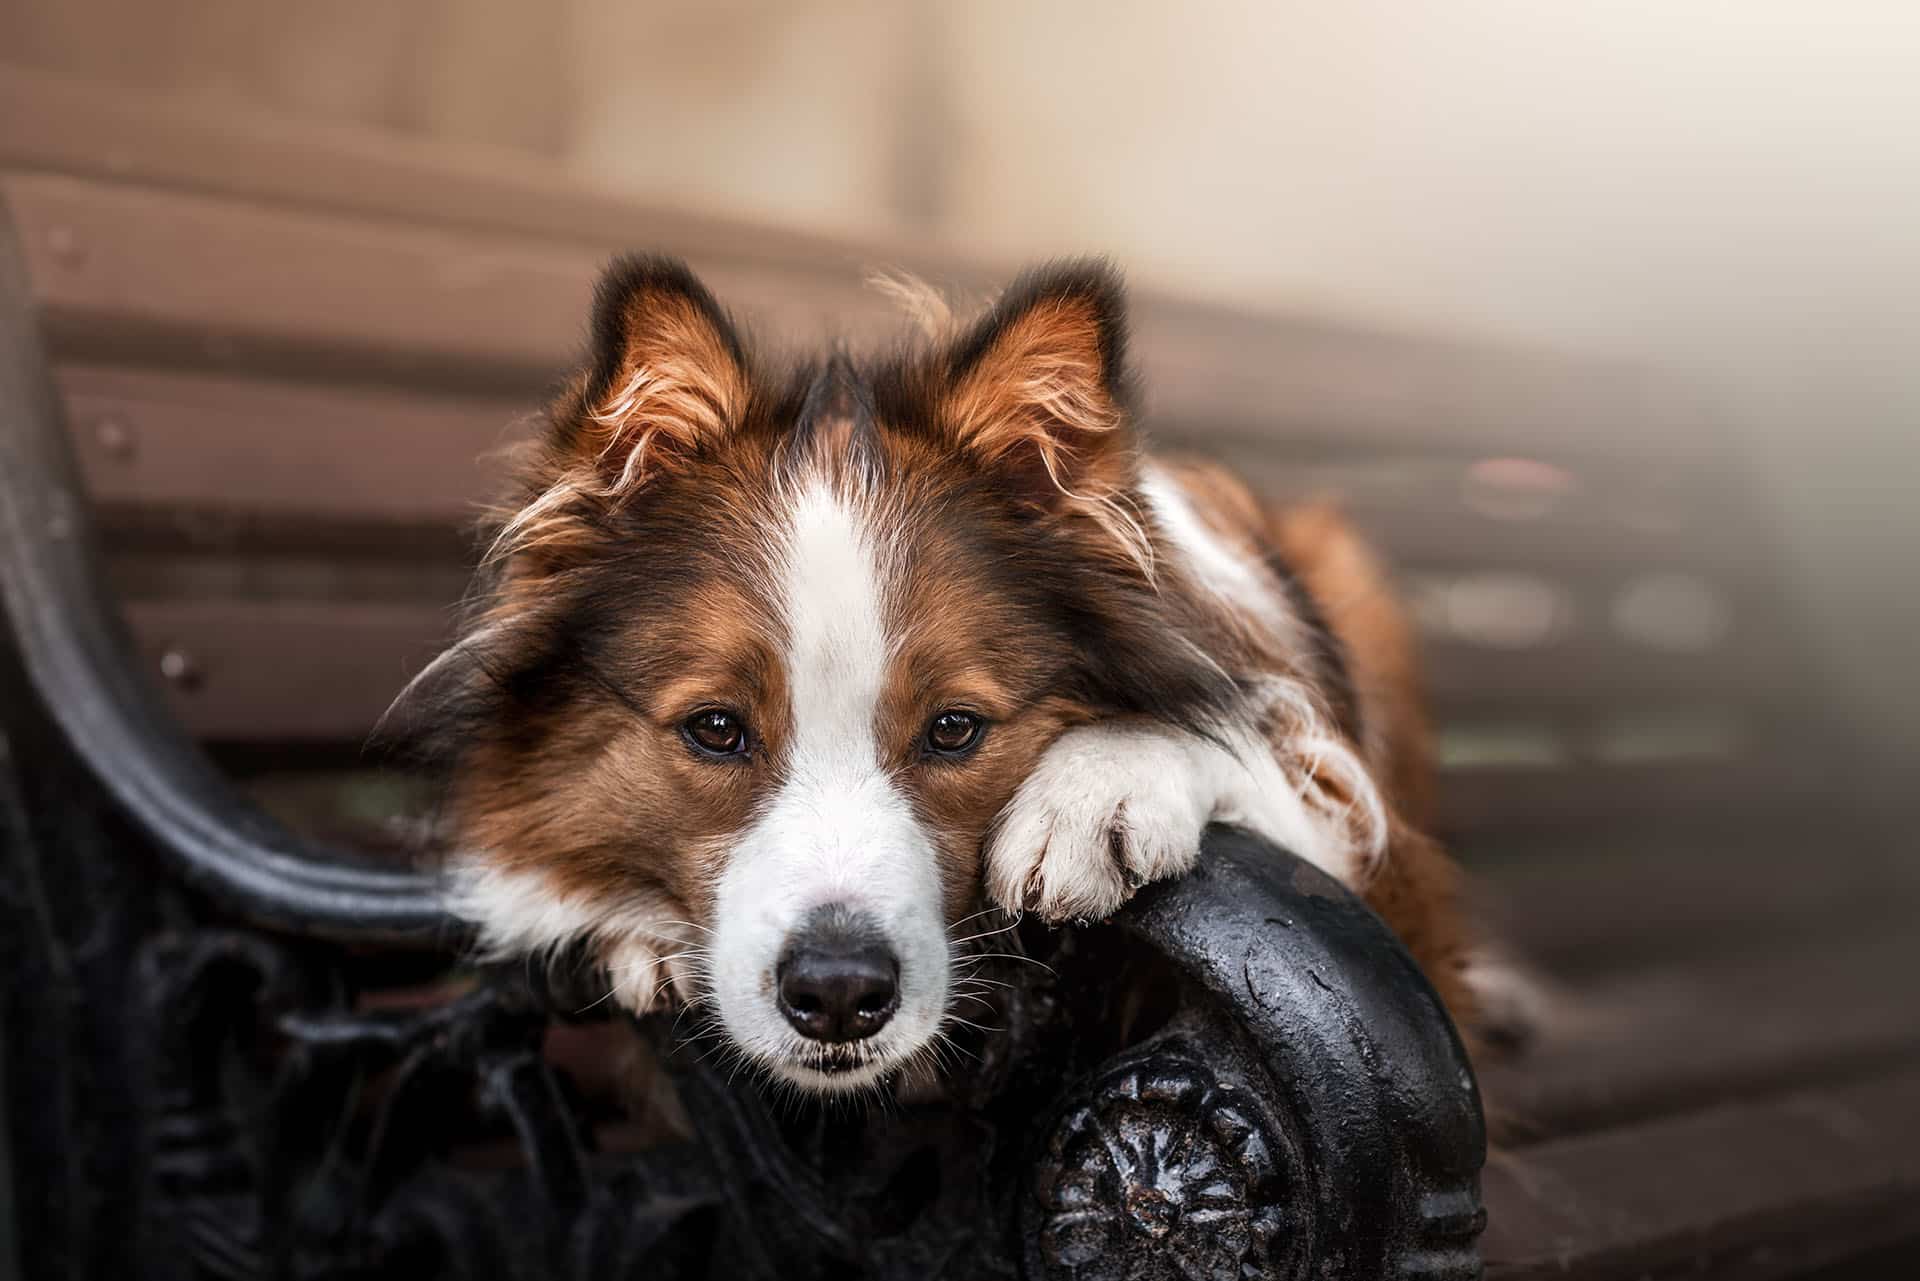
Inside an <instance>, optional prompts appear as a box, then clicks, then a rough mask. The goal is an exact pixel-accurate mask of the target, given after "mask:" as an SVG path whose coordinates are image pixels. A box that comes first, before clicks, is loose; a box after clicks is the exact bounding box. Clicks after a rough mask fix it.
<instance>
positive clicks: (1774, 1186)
mask: <svg viewBox="0 0 1920 1281" xmlns="http://www.w3.org/2000/svg"><path fill="white" fill-rule="evenodd" d="M1481 1185H1482V1189H1483V1195H1484V1198H1485V1202H1486V1206H1487V1230H1486V1234H1485V1236H1484V1237H1483V1238H1482V1249H1483V1253H1484V1256H1485V1259H1486V1264H1487V1278H1488V1281H1532V1279H1533V1278H1542V1279H1544V1278H1549V1277H1550V1278H1554V1279H1555V1281H1639V1279H1640V1278H1647V1277H1653V1278H1668V1277H1681V1276H1712V1277H1715V1278H1721V1279H1723V1281H1776V1279H1778V1278H1788V1277H1795V1276H1800V1275H1802V1274H1803V1273H1804V1272H1806V1271H1807V1270H1808V1269H1811V1268H1814V1267H1817V1266H1820V1265H1822V1264H1825V1263H1829V1262H1835V1261H1838V1260H1842V1259H1847V1258H1852V1257H1854V1256H1856V1255H1862V1254H1866V1253H1868V1252H1870V1251H1873V1250H1876V1249H1878V1248H1880V1247H1883V1246H1886V1245H1888V1244H1891V1243H1894V1242H1900V1241H1906V1240H1908V1239H1910V1238H1914V1237H1920V1071H1915V1070H1912V1069H1909V1070H1906V1071H1902V1072H1896V1073H1891V1074H1888V1075H1886V1076H1883V1077H1879V1078H1876V1079H1870V1080H1864V1081H1859V1082H1856V1083H1852V1084H1848V1085H1841V1086H1835V1087H1831V1088H1826V1089H1809V1090H1805V1091H1799V1092H1795V1093H1791V1094H1785V1095H1781V1096H1779V1097H1775V1098H1769V1099H1763V1100H1758V1101H1754V1102H1750V1103H1743V1104H1738V1105H1730V1106H1725V1107H1717V1108H1709V1109H1707V1110H1704V1111H1701V1112H1697V1113H1693V1114H1691V1115H1688V1116H1682V1117H1672V1118H1667V1119H1663V1120H1660V1121H1655V1122H1649V1123H1646V1124H1641V1125H1634V1126H1623V1127H1621V1128H1619V1129H1615V1130H1608V1131H1604V1132H1601V1133H1597V1134H1590V1135H1581V1136H1578V1137H1574V1138H1569V1139H1564V1140H1561V1141H1558V1142H1555V1143H1551V1144H1545V1145H1541V1146H1538V1147H1532V1148H1527V1149H1524V1150H1522V1151H1518V1152H1510V1153H1503V1152H1495V1153H1494V1155H1493V1156H1492V1157H1491V1158H1490V1160H1489V1162H1488V1165H1487V1169H1486V1171H1485V1173H1484V1174H1483V1175H1482V1176H1481Z"/></svg>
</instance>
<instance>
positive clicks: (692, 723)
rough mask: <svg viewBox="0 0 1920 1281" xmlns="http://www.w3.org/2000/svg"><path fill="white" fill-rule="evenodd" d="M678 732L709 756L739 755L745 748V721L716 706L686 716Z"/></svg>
mask: <svg viewBox="0 0 1920 1281" xmlns="http://www.w3.org/2000/svg"><path fill="white" fill-rule="evenodd" d="M680 732H681V733H682V734H685V735H686V736H687V741H688V742H689V743H692V744H693V745H694V746H695V747H697V748H699V749H700V750H701V751H703V752H705V753H706V754H707V755H709V756H740V755H743V754H744V753H745V752H746V750H747V726H746V722H744V721H742V720H741V719H740V718H739V717H738V716H735V715H734V714H733V713H732V712H725V711H721V710H720V709H719V708H717V707H710V708H708V709H707V710H706V711H704V712H695V713H694V714H693V715H691V716H689V717H687V719H686V722H685V723H684V724H683V725H681V726H680Z"/></svg>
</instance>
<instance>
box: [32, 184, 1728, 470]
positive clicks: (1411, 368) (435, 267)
mask: <svg viewBox="0 0 1920 1281" xmlns="http://www.w3.org/2000/svg"><path fill="white" fill-rule="evenodd" d="M4 191H5V195H6V198H7V200H8V203H9V205H10V206H11V210H12V213H13V216H14V219H15V221H16V223H17V225H18V227H19V229H20V233H21V238H22V241H23V243H24V245H25V248H26V255H27V260H28V268H29V274H30V277H31V279H32V281H33V284H34V288H35V292H36V294H37V296H38V297H39V298H40V299H41V301H42V305H43V308H44V311H45V314H46V318H47V326H48V330H49V332H50V333H51V334H52V336H53V337H54V339H55V341H56V343H57V344H58V345H59V346H60V347H61V348H62V349H63V350H64V351H67V352H69V353H74V354H80V355H93V356H96V357H97V356H98V355H100V354H102V353H106V352H115V351H120V350H123V349H124V348H126V347H127V346H128V345H129V344H131V345H132V346H133V347H134V348H135V349H136V350H138V349H139V346H140V344H141V343H142V342H145V343H149V344H153V343H158V344H161V345H160V346H159V347H156V348H155V349H154V350H155V351H156V352H164V353H165V354H166V355H167V357H168V358H169V359H182V360H185V359H191V360H193V361H195V362H199V363H206V364H212V365H214V366H216V367H223V368H234V367H244V366H245V364H247V363H248V362H253V363H258V362H261V361H265V360H268V359H269V358H271V359H273V360H276V361H278V360H284V359H287V352H288V351H289V350H290V349H300V350H304V351H305V352H306V353H307V356H308V357H309V358H310V359H312V360H315V361H320V362H322V363H323V364H325V365H327V366H328V367H329V368H337V367H338V365H339V363H340V362H341V361H343V360H346V361H351V360H355V359H357V360H361V361H364V362H368V363H370V364H372V365H374V366H377V367H378V368H379V370H380V372H381V374H382V376H384V377H402V376H406V375H407V373H408V371H409V370H412V371H414V372H415V373H416V374H418V373H420V371H422V370H430V371H432V372H433V375H434V376H435V377H436V378H441V379H444V378H445V377H447V376H448V371H449V370H465V371H467V376H470V377H485V378H487V379H490V380H492V381H493V382H494V384H495V385H498V384H499V383H500V382H501V381H502V380H512V381H515V382H517V383H519V384H524V385H528V386H532V385H535V384H537V383H538V382H539V381H541V380H542V379H544V378H546V377H548V376H550V375H551V374H552V373H553V372H555V371H556V370H558V369H559V368H560V367H562V366H563V365H564V364H566V363H567V362H568V361H569V360H570V359H571V358H572V356H573V354H574V351H575V345H576V343H577V341H578V337H579V334H580V333H581V321H582V316H583V314H584V308H585V302H586V298H587V295H588V290H589V287H590V284H591V281H592V278H593V275H594V272H595V270H596V269H597V267H598V266H599V264H600V262H601V261H603V259H604V258H605V256H606V254H607V253H608V252H609V251H610V250H613V249H617V248H624V247H628V246H630V245H631V244H632V243H633V239H632V238H633V237H638V238H640V239H642V240H646V239H647V236H646V233H645V222H644V220H643V219H642V220H637V221H636V222H635V224H634V226H633V228H632V231H631V232H630V233H629V236H627V237H622V238H621V239H618V240H609V241H605V242H601V243H599V244H593V243H582V242H579V241H576V240H554V239H538V238H531V237H527V236H524V235H520V236H515V235H508V234H501V233H493V232H482V231H474V230H468V229H461V228H451V229H450V228H447V227H445V226H438V225H430V226H422V225H406V224H401V223H395V222H386V221H375V220H372V219H366V218H356V217H350V216H346V215H342V214H339V213H333V212H324V213H323V212H317V211H314V210H311V209H289V208H280V207H268V206H263V205H256V204H251V203H240V202H235V201H232V200H217V199H211V198H208V197H204V196H192V195H183V194H179V193H177V192H172V191H164V190H158V189H153V188H132V187H126V186H122V185H109V184H103V183H97V182H89V181H84V180H80V179H75V178H71V177H67V176H62V175H45V174H29V175H19V174H16V175H13V176H9V177H7V178H6V179H5V180H4ZM554 198H555V199H556V200H561V199H564V192H561V193H556V195H555V197H554ZM650 243H652V244H653V245H654V247H658V245H657V242H650ZM669 247H670V246H669ZM863 260H864V261H869V262H870V261H872V258H871V256H869V255H864V254H847V255H838V256H831V257H829V258H825V259H822V258H806V259H792V260H788V261H770V260H769V259H768V258H767V257H766V255H764V254H763V253H760V252H758V251H747V252H743V253H741V254H739V255H735V256H722V255H706V254H696V255H694V263H695V265H696V266H697V267H698V268H699V269H700V270H701V271H702V272H703V274H704V275H705V276H706V277H707V279H708V283H709V284H711V285H712V286H713V287H714V289H715V291H716V292H717V293H718V294H719V295H720V296H721V297H723V298H725V299H727V300H728V301H729V302H730V304H732V305H734V306H737V307H738V308H739V309H740V310H741V311H742V312H743V313H744V314H746V315H747V316H748V317H750V318H751V319H752V320H754V321H755V323H756V326H757V327H758V328H760V329H763V330H765V331H768V332H770V333H772V334H774V335H776V336H796V335H801V336H805V337H806V338H807V339H808V340H810V341H817V339H818V336H819V335H820V334H822V333H832V334H836V335H847V336H850V337H853V338H855V339H856V340H857V339H859V338H861V337H862V336H866V335H872V334H875V333H879V332H893V331H896V330H897V329H898V328H899V327H900V322H899V318H898V316H897V314H896V313H895V311H894V309H893V307H892V305H891V304H890V303H889V302H887V301H886V300H885V299H884V298H882V297H881V296H879V295H878V294H876V293H875V292H874V291H872V290H870V289H868V288H866V287H865V286H864V284H863V283H862V277H861V272H860V271H859V270H858V268H857V264H858V263H859V262H861V261H863ZM882 261H885V259H882ZM1135 330H1136V335H1137V343H1136V351H1137V355H1138V359H1139V363H1140V365H1141V366H1142V369H1143V373H1144V375H1145V378H1146V381H1147V383H1148V385H1149V386H1150V387H1151V388H1152V405H1153V409H1154V416H1155V421H1157V422H1162V423H1164V424H1166V426H1167V428H1168V430H1169V431H1170V432H1171V433H1172V434H1173V435H1175V436H1183V435H1184V436H1186V437H1187V438H1193V437H1194V436H1195V435H1208V434H1212V433H1213V432H1215V431H1217V430H1218V429H1220V428H1222V427H1227V426H1233V425H1238V426H1239V427H1241V428H1244V427H1245V426H1246V425H1248V424H1258V425H1261V426H1262V427H1264V428H1268V429H1271V430H1275V431H1280V432H1284V433H1285V434H1286V435H1287V436H1288V437H1290V438H1291V439H1294V440H1296V441H1303V442H1315V441H1317V442H1321V443H1323V444H1334V445H1338V446H1340V447H1343V448H1353V447H1355V446H1357V445H1359V444H1361V443H1363V442H1373V443H1384V442H1395V443H1397V444H1399V445H1402V446H1410V447H1417V448H1424V449H1433V448H1436V447H1439V448H1445V449H1448V450H1458V449H1464V448H1477V447H1478V448H1486V447H1511V448H1527V449H1534V450H1548V451H1552V450H1555V449H1558V450H1561V451H1572V452H1576V453H1578V452H1593V453H1609V452H1618V451H1621V450H1626V449H1636V450H1641V451H1643V452H1646V451H1650V452H1649V456H1660V457H1667V456H1673V455H1675V454H1676V453H1679V454H1687V455H1693V454H1697V453H1699V451H1700V450H1701V448H1702V447H1703V444H1704V443H1705V437H1703V435H1702V434H1701V433H1700V432H1698V431H1693V432H1687V431H1675V430H1672V429H1671V424H1667V425H1666V426H1665V427H1664V428H1663V429H1661V430H1653V429H1652V423H1653V422H1654V420H1655V419H1656V418H1658V417H1659V412H1658V411H1656V410H1655V409H1654V408H1652V407H1651V405H1649V404H1645V403H1642V400H1643V398H1642V397H1627V398H1624V399H1623V395H1622V391H1621V388H1622V387H1623V386H1624V385H1625V384H1626V383H1627V382H1629V381H1631V380H1629V379H1625V378H1623V377H1620V376H1610V377H1607V378H1597V377H1595V375H1594V371H1592V370H1591V369H1587V368H1584V367H1580V366H1571V365H1567V364H1564V363H1560V362H1548V361H1537V360H1529V359H1519V358H1513V357H1495V356H1490V355H1488V354H1487V353H1478V354H1476V353H1474V352H1473V351H1472V349H1466V348H1458V347H1452V346H1446V345H1442V344H1423V343H1408V342H1405V341H1398V340H1381V339H1379V338H1378V336H1369V335H1366V334H1364V333H1363V332H1361V331H1355V330H1341V329H1337V328H1331V327H1321V328H1316V327H1313V326H1308V325H1302V324H1299V323H1282V322H1275V321H1273V320H1272V319H1270V318H1251V317H1247V316H1245V315H1236V314H1234V313H1230V312H1225V311H1223V310H1221V309H1218V308H1206V307H1203V306H1199V305H1196V304H1192V303H1186V302H1180V301H1172V300H1154V299H1151V298H1149V299H1143V300H1142V301H1141V303H1140V304H1139V306H1138V307H1137V308H1136V316H1135ZM183 340H184V345H183ZM149 355H150V356H151V355H152V353H149ZM422 376H424V375H422Z"/></svg>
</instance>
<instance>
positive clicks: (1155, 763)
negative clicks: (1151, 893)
mask: <svg viewBox="0 0 1920 1281" xmlns="http://www.w3.org/2000/svg"><path fill="white" fill-rule="evenodd" d="M1196 746H1198V745H1197V744H1195V743H1194V742H1193V741H1192V740H1191V739H1189V738H1188V737H1187V736H1184V735H1181V734H1179V733H1178V732H1176V731H1173V730H1170V729H1161V728H1157V727H1154V726H1150V725H1132V724H1094V725H1084V726H1081V727H1079V728H1077V729H1072V730H1068V731H1067V732H1066V733H1065V734H1063V735H1061V736H1060V738H1059V740H1058V741H1056V742H1055V743H1054V744H1053V745H1052V746H1051V747H1049V748H1048V749H1047V751H1046V753H1045V754H1044V755H1043V756H1042V757H1041V758H1040V763H1039V765H1038V766H1037V767H1036V768H1035V770H1034V771H1033V773H1032V774H1030V775H1028V777H1027V780H1026V782H1025V783H1024V784H1022V785H1021V787H1020V790H1019V791H1018V792H1016V793H1015V794H1014V798H1013V800H1012V801H1010V802H1009V803H1008V805H1007V808H1006V810H1005V811H1004V812H1003V813H1002V814H1001V816H1000V822H999V825H998V830H997V831H996V832H995V834H994V836H993V838H992V840H991V842H990V843H989V845H988V849H987V858H986V878H987V892H988V893H989V894H991V895H992V896H993V898H994V899H995V901H997V902H998V903H999V904H1000V905H1001V906H1002V907H1005V908H1008V909H1011V910H1016V911H1030V912H1035V913H1038V914H1039V915H1040V916H1041V917H1043V918H1045V919H1046V920H1049V921H1063V920H1100V919H1102V918H1104V917H1106V916H1108V915H1110V914H1111V913H1112V912H1113V911H1114V909H1116V908H1118V907H1119V906H1120V905H1121V904H1122V903H1124V902H1126V901H1127V900H1128V899H1129V898H1131V897H1132V896H1133V892H1134V891H1135V890H1137V889H1139V888H1140V887H1141V886H1142V885H1145V884H1147V883H1148V882H1150V881H1160V880H1166V879H1167V878H1169V877H1174V876H1179V875H1181V874H1182V873H1184V872H1186V871H1188V870H1189V869H1191V868H1192V867H1193V864H1194V861H1195V859H1196V858H1197V857H1198V856H1199V853H1200V834H1201V832H1202V831H1203V830H1204V829H1205V828H1206V825H1207V823H1208V821H1209V820H1210V819H1211V818H1212V817H1213V813H1214V808H1215V799H1216V798H1215V795H1214V790H1215V789H1214V788H1213V786H1212V785H1211V783H1210V782H1209V780H1208V779H1207V778H1206V777H1205V775H1206V773H1207V771H1206V770H1205V769H1204V767H1203V766H1202V764H1201V762H1200V761H1199V759H1198V757H1197V753H1196V751H1195V748H1196Z"/></svg>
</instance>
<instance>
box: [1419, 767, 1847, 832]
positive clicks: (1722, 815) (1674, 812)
mask: <svg viewBox="0 0 1920 1281" xmlns="http://www.w3.org/2000/svg"><path fill="white" fill-rule="evenodd" d="M1834 791H1835V780H1832V779H1825V778H1819V777H1815V776H1814V775H1812V774H1811V773H1810V772H1809V771H1808V770H1807V769H1806V767H1805V763H1804V762H1803V761H1800V760H1795V759H1786V758H1780V757H1774V756H1765V757H1755V758H1739V759H1734V760H1727V761H1695V762H1648V763H1636V764H1617V765H1609V764H1599V763H1590V762H1576V763H1574V764H1572V765H1568V766H1565V767H1560V768H1545V767H1531V766H1511V767H1507V766H1500V767H1478V768H1472V769H1457V770H1449V771H1448V772H1447V774H1446V776H1445V779H1444V781H1443V783H1442V785H1441V788H1440V798H1439V799H1440V812H1441V822H1440V826H1441V829H1442V831H1444V832H1446V833H1447V834H1449V835H1450V836H1452V837H1453V838H1455V839H1456V840H1459V841H1462V842H1466V841H1471V840H1472V839H1473V838H1474V836H1475V834H1476V833H1487V832H1493V833H1499V834H1500V835H1501V836H1502V838H1503V839H1505V838H1517V837H1518V836H1519V835H1520V834H1522V833H1527V832H1532V833H1534V834H1536V835H1537V836H1538V837H1539V838H1540V839H1542V840H1550V839H1555V833H1557V832H1558V831H1561V830H1564V829H1566V828H1580V829H1584V830H1594V829H1602V830H1609V831H1616V832H1617V831H1620V830H1623V829H1632V828H1633V827H1635V826H1637V825H1638V826H1643V825H1645V824H1648V823H1659V824H1660V825H1661V826H1662V827H1663V828H1665V829H1668V830H1673V829H1677V828H1679V827H1681V826H1683V825H1685V826H1693V827H1710V828H1726V827H1737V826H1751V825H1754V824H1765V823H1766V822H1769V821H1771V820H1772V819H1774V818H1777V816H1779V815H1780V814H1782V813H1795V812H1801V811H1804V810H1806V809H1807V807H1808V806H1809V805H1811V804H1813V803H1814V802H1815V801H1816V800H1818V799H1819V798H1821V797H1823V796H1824V797H1826V798H1827V799H1828V800H1830V799H1831V797H1832V795H1833V792H1834Z"/></svg>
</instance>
